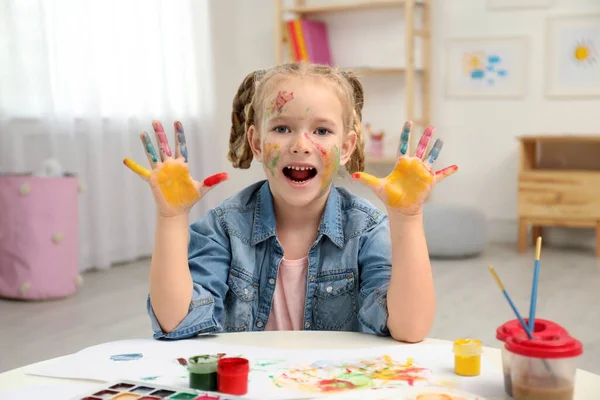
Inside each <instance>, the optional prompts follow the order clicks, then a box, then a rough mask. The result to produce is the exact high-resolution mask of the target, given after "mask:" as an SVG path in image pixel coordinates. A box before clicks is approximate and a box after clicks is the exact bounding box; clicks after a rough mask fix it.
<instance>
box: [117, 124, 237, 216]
mask: <svg viewBox="0 0 600 400" xmlns="http://www.w3.org/2000/svg"><path fill="white" fill-rule="evenodd" d="M173 125H174V128H175V156H174V157H173V152H172V151H171V148H170V147H169V142H168V140H167V136H166V135H165V131H164V129H163V127H162V124H161V123H160V122H159V121H153V122H152V127H153V128H154V132H155V134H156V141H157V143H158V148H159V153H158V154H157V152H156V149H155V147H154V145H153V144H152V140H151V139H150V136H149V135H148V133H147V132H142V133H141V134H140V138H141V140H142V144H143V145H144V150H145V152H146V156H147V157H148V162H149V163H150V167H151V171H149V170H147V169H145V168H144V167H142V166H141V165H139V164H137V163H136V162H135V161H132V160H131V159H129V158H126V159H125V160H123V163H124V164H125V165H126V166H127V167H128V168H130V169H131V170H132V171H133V172H135V173H136V174H138V175H139V176H140V177H142V178H143V179H144V180H146V181H147V182H148V184H149V185H150V188H151V189H152V194H153V196H154V200H155V201H156V204H157V206H158V210H159V212H160V214H161V215H163V216H167V217H172V216H176V215H180V214H185V213H187V212H188V211H189V209H190V208H192V206H193V205H194V204H196V203H197V202H198V201H199V200H200V199H201V198H202V197H203V196H204V195H205V194H206V193H207V192H208V191H210V190H211V189H212V188H213V187H215V186H216V185H217V184H219V183H221V182H223V181H225V180H227V179H228V176H227V174H226V173H225V172H221V173H218V174H216V175H213V176H210V177H208V178H206V179H205V180H204V181H202V182H200V181H196V180H194V179H193V178H192V177H191V175H190V172H189V166H188V163H187V161H188V152H187V145H186V140H185V134H184V131H183V126H182V125H181V122H179V121H176V122H175V123H174V124H173Z"/></svg>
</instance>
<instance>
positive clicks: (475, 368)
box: [453, 339, 483, 376]
mask: <svg viewBox="0 0 600 400" xmlns="http://www.w3.org/2000/svg"><path fill="white" fill-rule="evenodd" d="M453 351H454V373H455V374H457V375H462V376H477V375H479V374H480V373H481V353H482V352H483V348H482V346H481V342H480V341H479V340H476V339H458V340H455V341H454V349H453Z"/></svg>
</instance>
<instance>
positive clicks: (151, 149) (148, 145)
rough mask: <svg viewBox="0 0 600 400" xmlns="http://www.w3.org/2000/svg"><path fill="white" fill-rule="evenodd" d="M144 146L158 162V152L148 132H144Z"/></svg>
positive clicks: (153, 159)
mask: <svg viewBox="0 0 600 400" xmlns="http://www.w3.org/2000/svg"><path fill="white" fill-rule="evenodd" d="M143 139H144V147H145V148H146V152H147V153H148V154H149V155H150V158H151V159H152V162H158V154H156V149H155V148H154V145H153V144H152V140H150V135H148V132H144V138H143Z"/></svg>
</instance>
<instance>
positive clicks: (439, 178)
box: [435, 165, 458, 183]
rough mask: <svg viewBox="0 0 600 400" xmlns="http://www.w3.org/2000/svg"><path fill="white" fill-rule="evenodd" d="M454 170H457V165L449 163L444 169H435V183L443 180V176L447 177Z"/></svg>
mask: <svg viewBox="0 0 600 400" xmlns="http://www.w3.org/2000/svg"><path fill="white" fill-rule="evenodd" d="M456 171H458V167H457V166H456V165H451V166H449V167H446V168H444V169H440V170H439V171H437V172H436V173H435V181H436V183H437V182H440V181H442V180H444V179H445V178H447V177H449V176H450V175H452V174H453V173H455V172H456Z"/></svg>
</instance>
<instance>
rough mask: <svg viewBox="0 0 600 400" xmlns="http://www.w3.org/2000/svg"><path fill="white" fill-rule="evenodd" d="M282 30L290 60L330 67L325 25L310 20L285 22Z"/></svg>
mask: <svg viewBox="0 0 600 400" xmlns="http://www.w3.org/2000/svg"><path fill="white" fill-rule="evenodd" d="M285 26H286V29H285V30H284V32H285V36H286V38H287V42H288V43H289V46H288V50H289V54H290V58H291V59H292V60H294V61H306V62H310V63H313V64H325V65H332V64H333V62H332V59H331V49H330V47H329V37H328V34H327V25H325V23H324V22H323V21H317V20H312V19H305V18H302V19H294V20H290V21H287V22H286V24H285Z"/></svg>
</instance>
